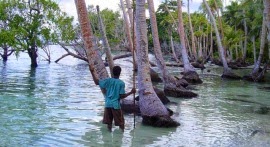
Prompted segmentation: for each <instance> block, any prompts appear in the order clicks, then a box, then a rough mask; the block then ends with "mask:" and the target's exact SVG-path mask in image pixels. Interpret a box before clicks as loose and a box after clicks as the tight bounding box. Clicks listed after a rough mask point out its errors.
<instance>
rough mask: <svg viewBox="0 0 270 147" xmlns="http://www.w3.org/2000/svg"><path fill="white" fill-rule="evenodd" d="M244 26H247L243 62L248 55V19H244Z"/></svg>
mask: <svg viewBox="0 0 270 147" xmlns="http://www.w3.org/2000/svg"><path fill="white" fill-rule="evenodd" d="M244 14H245V11H244ZM244 28H245V40H244V53H243V62H245V60H246V56H247V39H248V28H247V22H246V19H244Z"/></svg>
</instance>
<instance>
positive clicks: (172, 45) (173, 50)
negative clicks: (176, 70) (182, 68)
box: [170, 35, 180, 63]
mask: <svg viewBox="0 0 270 147" xmlns="http://www.w3.org/2000/svg"><path fill="white" fill-rule="evenodd" d="M170 38H171V39H170V40H171V48H172V54H173V57H174V59H175V61H176V62H177V63H180V61H179V60H178V57H177V56H176V53H175V49H174V43H173V37H172V35H171V37H170Z"/></svg>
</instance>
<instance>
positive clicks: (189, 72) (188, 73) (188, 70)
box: [177, 0, 202, 83]
mask: <svg viewBox="0 0 270 147" xmlns="http://www.w3.org/2000/svg"><path fill="white" fill-rule="evenodd" d="M177 7H178V30H179V37H180V41H181V51H182V60H183V64H184V76H183V79H185V80H187V81H188V82H189V83H202V80H201V79H200V78H199V75H198V73H197V72H196V71H195V69H194V67H193V66H192V65H191V64H190V62H189V60H188V54H187V49H186V45H185V44H186V43H185V31H184V23H183V18H182V0H177Z"/></svg>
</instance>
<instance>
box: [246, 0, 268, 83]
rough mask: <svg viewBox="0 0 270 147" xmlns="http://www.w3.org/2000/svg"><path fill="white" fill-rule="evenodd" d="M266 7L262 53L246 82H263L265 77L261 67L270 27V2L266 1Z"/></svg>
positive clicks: (262, 32)
mask: <svg viewBox="0 0 270 147" xmlns="http://www.w3.org/2000/svg"><path fill="white" fill-rule="evenodd" d="M264 4H265V7H264V15H263V23H262V31H261V44H260V53H259V57H258V60H257V62H255V64H254V68H253V70H252V72H251V74H250V75H249V76H245V79H246V80H252V81H255V82H260V81H263V77H264V76H263V75H261V74H260V71H259V69H260V65H261V62H262V58H263V54H264V47H265V40H266V39H265V38H266V27H269V25H268V17H269V16H268V15H269V13H268V12H269V10H268V9H269V8H268V7H269V2H268V0H265V1H264Z"/></svg>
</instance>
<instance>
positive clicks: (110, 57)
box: [97, 6, 114, 77]
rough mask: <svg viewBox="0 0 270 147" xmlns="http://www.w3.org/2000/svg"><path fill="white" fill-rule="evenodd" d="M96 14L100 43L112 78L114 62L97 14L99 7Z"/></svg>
mask: <svg viewBox="0 0 270 147" xmlns="http://www.w3.org/2000/svg"><path fill="white" fill-rule="evenodd" d="M97 14H98V21H99V28H100V32H101V35H102V43H103V45H104V48H105V52H106V57H107V62H108V63H109V68H110V73H111V77H113V67H114V62H113V57H112V53H111V48H110V45H109V42H108V39H107V36H106V30H105V27H104V24H103V21H102V18H101V16H100V13H99V6H97Z"/></svg>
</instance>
